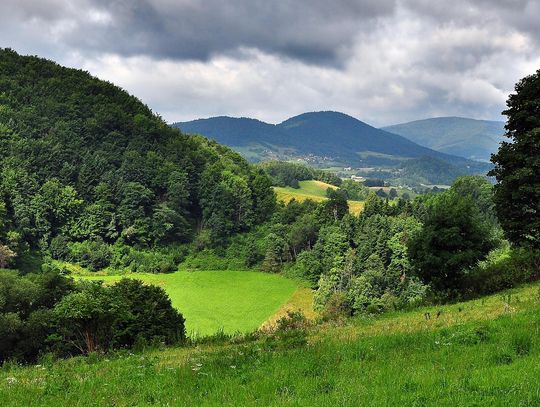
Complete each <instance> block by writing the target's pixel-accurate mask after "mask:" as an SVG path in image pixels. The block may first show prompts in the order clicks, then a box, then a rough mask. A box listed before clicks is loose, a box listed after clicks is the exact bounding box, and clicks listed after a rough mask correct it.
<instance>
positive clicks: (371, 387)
mask: <svg viewBox="0 0 540 407" xmlns="http://www.w3.org/2000/svg"><path fill="white" fill-rule="evenodd" d="M509 294H510V295H509ZM439 311H440V314H439V317H437V313H438V312H439ZM428 312H429V313H430V314H431V318H429V319H427V318H426V313H428ZM293 339H294V338H293ZM307 339H308V343H307V344H303V342H302V341H294V340H286V341H284V342H280V343H275V342H272V341H268V340H267V339H266V340H265V339H263V340H258V341H255V342H244V343H236V344H234V343H228V344H223V345H216V344H208V345H200V346H199V347H191V348H171V349H165V350H161V351H148V352H145V353H143V354H135V355H133V354H127V353H123V354H118V355H115V356H112V355H111V356H91V357H88V358H75V359H70V360H65V361H59V362H55V363H45V364H43V365H42V366H32V367H19V366H13V365H6V366H4V367H3V368H2V370H1V371H0V400H2V402H3V405H4V406H21V405H24V406H33V405H54V406H63V405H70V406H79V405H80V406H84V405H96V406H110V405H115V406H132V405H174V406H193V405H200V406H224V405H231V406H239V405H242V406H359V405H371V406H389V405H392V406H393V405H399V406H472V405H474V406H484V405H485V406H492V405H497V406H537V405H539V404H540V381H539V380H538V377H540V285H538V284H535V285H529V286H525V287H523V288H520V289H516V290H512V291H511V292H507V293H504V294H498V295H493V296H490V297H486V298H484V299H480V300H476V301H469V302H465V303H459V304H454V305H449V306H442V307H430V308H424V309H418V310H414V311H410V312H396V313H393V314H390V315H385V316H383V317H377V318H356V319H352V320H348V321H347V322H346V323H345V324H344V325H340V324H338V325H335V324H331V323H327V324H326V325H322V326H317V327H315V328H312V329H311V330H310V331H308V337H307Z"/></svg>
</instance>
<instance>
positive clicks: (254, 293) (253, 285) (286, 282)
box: [82, 270, 298, 338]
mask: <svg viewBox="0 0 540 407" xmlns="http://www.w3.org/2000/svg"><path fill="white" fill-rule="evenodd" d="M122 277H129V278H136V279H139V280H142V281H144V282H145V283H147V284H154V285H158V286H160V287H163V289H165V291H166V292H167V294H168V295H169V297H170V298H171V301H172V304H173V306H174V307H175V308H177V309H178V310H179V311H180V312H181V313H182V314H183V315H184V318H186V332H187V334H188V336H190V337H192V338H193V337H197V336H206V335H212V334H215V333H216V332H218V331H220V330H223V332H225V333H228V334H232V333H235V332H241V333H246V332H251V331H254V330H256V329H257V328H259V327H260V326H261V325H262V324H263V323H264V322H265V321H266V320H268V318H270V317H271V316H272V315H274V314H275V313H276V312H277V311H278V310H279V309H280V308H281V307H282V306H283V305H284V304H285V303H287V302H288V301H289V300H290V298H291V297H292V295H293V294H294V293H295V291H296V290H297V289H298V284H297V283H296V282H294V281H293V280H290V279H287V278H285V277H282V276H280V275H276V274H267V273H260V272H253V271H228V270H227V271H193V272H190V271H178V272H175V273H171V274H144V273H133V274H126V275H113V276H101V275H100V276H84V277H82V278H85V279H93V280H103V281H104V282H105V283H112V282H115V281H119V280H120V279H121V278H122Z"/></svg>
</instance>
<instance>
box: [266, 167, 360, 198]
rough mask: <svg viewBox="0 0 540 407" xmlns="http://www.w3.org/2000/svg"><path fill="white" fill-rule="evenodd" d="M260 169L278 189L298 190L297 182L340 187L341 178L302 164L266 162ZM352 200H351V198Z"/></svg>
mask: <svg viewBox="0 0 540 407" xmlns="http://www.w3.org/2000/svg"><path fill="white" fill-rule="evenodd" d="M260 166H261V168H262V169H263V170H264V171H265V172H266V173H267V174H268V175H269V176H270V177H271V179H272V180H273V184H274V185H275V186H279V187H292V188H298V187H299V185H298V182H299V181H307V180H317V181H322V182H325V183H327V184H331V185H335V186H340V185H341V183H342V181H341V178H339V177H338V176H336V175H335V174H333V173H330V172H327V171H322V170H317V169H315V168H312V167H307V166H305V165H302V164H295V163H289V162H284V161H266V162H264V163H262V164H260ZM351 199H352V198H351Z"/></svg>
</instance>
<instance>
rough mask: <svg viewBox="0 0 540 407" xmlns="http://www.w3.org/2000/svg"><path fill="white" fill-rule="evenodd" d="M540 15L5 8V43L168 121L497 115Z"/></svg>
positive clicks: (179, 2)
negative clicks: (118, 90) (85, 75)
mask: <svg viewBox="0 0 540 407" xmlns="http://www.w3.org/2000/svg"><path fill="white" fill-rule="evenodd" d="M539 15H540V0H452V1H451V2H450V1H444V0H387V1H384V0H371V1H370V0H333V1H332V0H275V1H268V0H266V1H262V0H206V1H203V0H0V47H12V48H14V49H15V50H17V51H19V52H21V53H24V54H39V55H41V56H44V57H47V58H51V59H55V60H57V61H58V62H60V63H62V64H64V65H68V66H74V67H78V68H83V69H86V70H89V71H90V72H92V73H93V74H95V75H97V76H99V77H101V78H103V79H107V80H110V81H112V82H114V83H116V84H118V85H120V86H122V87H124V88H126V89H127V90H129V91H130V92H132V93H134V94H135V95H137V96H139V97H140V98H142V100H143V101H144V102H146V103H147V104H149V105H150V106H151V107H152V108H153V109H154V110H155V111H157V112H159V113H161V114H162V115H163V116H164V117H165V118H166V119H167V120H170V121H173V120H178V121H180V120H188V119H193V118H195V117H204V116H210V115H219V114H229V115H237V116H242V115H244V116H254V117H258V118H260V119H263V120H267V121H272V122H277V121H280V120H282V119H284V118H286V117H288V116H290V115H292V114H295V113H301V112H303V111H309V110H328V109H332V110H341V111H344V112H347V113H349V114H352V115H354V116H357V117H359V118H361V119H363V120H366V121H368V122H372V123H373V124H377V125H383V124H392V123H393V122H398V121H405V120H412V119H418V118H423V117H427V116H436V115H467V116H473V117H477V118H486V119H500V118H501V117H500V112H501V111H502V110H503V109H504V101H505V99H506V98H507V96H508V93H509V92H511V91H512V88H513V85H514V83H515V82H516V81H517V80H518V79H520V78H521V77H523V76H524V75H526V74H530V73H532V72H534V71H535V70H536V69H538V68H539V67H540V24H539V23H538V16H539Z"/></svg>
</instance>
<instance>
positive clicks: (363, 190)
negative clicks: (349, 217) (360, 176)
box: [339, 179, 369, 201]
mask: <svg viewBox="0 0 540 407" xmlns="http://www.w3.org/2000/svg"><path fill="white" fill-rule="evenodd" d="M339 189H340V190H341V191H344V192H345V196H346V197H347V199H350V200H353V201H365V200H366V198H367V197H368V195H369V188H367V187H366V186H365V185H363V184H362V183H360V182H356V181H352V180H350V179H347V180H344V181H343V182H342V183H341V185H340V186H339Z"/></svg>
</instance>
